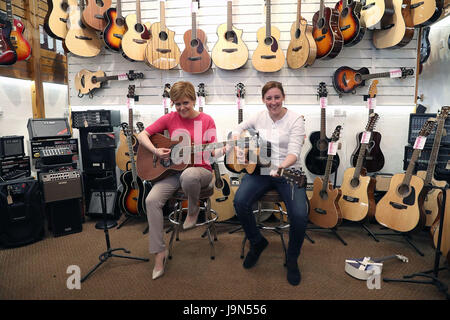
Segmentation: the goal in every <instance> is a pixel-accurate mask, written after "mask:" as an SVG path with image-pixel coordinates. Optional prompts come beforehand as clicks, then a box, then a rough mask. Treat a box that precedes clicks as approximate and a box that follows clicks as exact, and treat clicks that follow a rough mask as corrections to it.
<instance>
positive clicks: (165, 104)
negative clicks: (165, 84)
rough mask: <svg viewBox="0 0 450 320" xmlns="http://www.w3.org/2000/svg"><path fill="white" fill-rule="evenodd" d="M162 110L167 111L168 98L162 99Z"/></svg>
mask: <svg viewBox="0 0 450 320" xmlns="http://www.w3.org/2000/svg"><path fill="white" fill-rule="evenodd" d="M163 108H164V109H166V108H167V109H169V98H163Z"/></svg>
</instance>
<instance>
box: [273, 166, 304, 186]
mask: <svg viewBox="0 0 450 320" xmlns="http://www.w3.org/2000/svg"><path fill="white" fill-rule="evenodd" d="M278 174H279V175H280V176H281V177H284V178H285V179H286V180H287V181H288V182H290V183H293V184H296V185H297V186H298V187H300V188H302V187H304V186H305V185H306V176H305V173H304V172H303V171H302V170H298V169H282V168H278Z"/></svg>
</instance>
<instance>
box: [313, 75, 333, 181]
mask: <svg viewBox="0 0 450 320" xmlns="http://www.w3.org/2000/svg"><path fill="white" fill-rule="evenodd" d="M317 91H318V96H319V100H320V131H314V132H312V133H311V134H310V136H309V141H310V142H311V149H309V151H308V153H307V154H306V157H305V165H306V168H307V169H308V170H309V171H310V172H311V173H313V174H316V175H323V174H325V168H326V166H327V162H328V156H327V150H328V142H330V139H329V138H327V136H326V132H327V129H326V113H327V111H326V110H327V109H326V107H327V96H328V91H327V88H326V85H325V82H321V83H320V84H319V88H318V90H317ZM339 164H340V158H339V155H337V154H336V155H335V156H334V157H333V163H332V166H331V173H334V172H335V171H336V170H337V168H338V167H339Z"/></svg>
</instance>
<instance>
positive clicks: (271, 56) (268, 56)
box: [261, 55, 277, 59]
mask: <svg viewBox="0 0 450 320" xmlns="http://www.w3.org/2000/svg"><path fill="white" fill-rule="evenodd" d="M276 57H277V56H275V55H263V56H261V59H275V58H276Z"/></svg>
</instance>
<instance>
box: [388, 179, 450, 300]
mask: <svg viewBox="0 0 450 320" xmlns="http://www.w3.org/2000/svg"><path fill="white" fill-rule="evenodd" d="M431 188H432V189H441V190H442V191H443V197H442V202H443V204H442V208H441V212H440V215H441V218H440V220H439V233H438V242H437V245H436V250H435V258H434V267H433V269H431V270H427V271H422V272H417V273H413V274H410V275H406V276H403V279H391V278H383V281H385V282H410V283H420V284H431V285H434V286H436V287H437V288H438V290H439V291H441V292H442V293H444V295H445V297H446V299H447V300H450V294H449V293H448V286H447V285H446V284H445V283H443V282H442V281H440V280H439V271H441V270H449V267H448V266H447V267H442V268H440V267H439V264H440V259H441V255H442V252H441V240H442V227H443V225H444V216H445V201H446V193H447V192H446V190H448V189H449V187H448V186H446V187H438V186H431ZM447 219H450V217H447ZM430 273H433V275H430ZM414 277H425V278H429V279H430V280H409V279H411V278H414Z"/></svg>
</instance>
